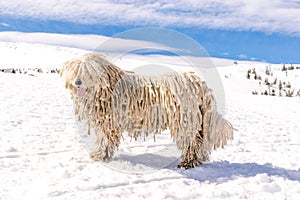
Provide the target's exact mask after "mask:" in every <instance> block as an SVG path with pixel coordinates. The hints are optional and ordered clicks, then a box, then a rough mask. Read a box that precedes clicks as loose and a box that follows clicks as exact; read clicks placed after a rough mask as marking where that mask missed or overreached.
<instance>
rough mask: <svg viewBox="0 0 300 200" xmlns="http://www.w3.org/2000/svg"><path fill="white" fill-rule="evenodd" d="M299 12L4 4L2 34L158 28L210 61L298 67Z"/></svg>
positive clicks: (169, 0)
mask: <svg viewBox="0 0 300 200" xmlns="http://www.w3.org/2000/svg"><path fill="white" fill-rule="evenodd" d="M299 13H300V1H299V0H251V1H249V0H223V1H221V0H210V1H203V0H198V1H194V0H177V1H173V0H161V1H154V0H144V1H138V0H111V1H105V0H86V1H78V0H64V1H60V0H49V1H35V0H23V1H20V0H1V1H0V31H20V32H48V33H63V34H97V35H103V36H109V37H111V36H115V35H116V34H119V35H120V33H121V32H123V31H128V30H131V29H134V28H144V27H159V28H167V29H170V30H174V31H177V32H178V33H180V34H184V35H186V37H190V38H191V39H193V40H195V41H196V42H197V43H199V44H200V45H201V46H202V47H203V48H204V49H205V50H206V51H207V53H208V54H209V55H210V56H212V57H220V58H231V59H236V60H257V61H267V62H271V63H300V55H299V52H300V26H299V24H300V14H299ZM130 39H136V38H130ZM143 39H145V38H143ZM161 42H163V41H161Z"/></svg>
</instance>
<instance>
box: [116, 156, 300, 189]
mask: <svg viewBox="0 0 300 200" xmlns="http://www.w3.org/2000/svg"><path fill="white" fill-rule="evenodd" d="M112 162H116V163H122V162H123V163H124V164H125V165H127V168H126V167H125V171H126V170H128V173H147V172H155V171H157V170H162V169H169V170H173V171H176V172H177V173H179V174H181V175H182V176H184V177H186V178H190V179H194V180H197V181H199V182H205V181H208V182H218V183H222V182H227V181H229V180H232V179H235V178H237V177H255V176H256V175H258V174H266V175H268V176H279V177H282V178H284V179H288V180H291V181H298V182H300V169H298V170H289V169H284V168H279V167H275V166H273V165H272V164H269V163H268V164H263V165H261V164H257V163H255V162H252V163H230V162H228V161H215V162H208V163H204V164H202V165H201V166H198V167H196V168H192V169H188V170H185V169H178V168H177V165H178V164H179V162H180V158H178V157H164V156H160V155H155V154H141V155H124V154H120V155H119V156H118V157H117V158H115V159H114V160H113V161H112ZM111 166H113V165H111ZM119 167H120V166H119ZM137 169H138V170H137ZM133 171H134V172H133Z"/></svg>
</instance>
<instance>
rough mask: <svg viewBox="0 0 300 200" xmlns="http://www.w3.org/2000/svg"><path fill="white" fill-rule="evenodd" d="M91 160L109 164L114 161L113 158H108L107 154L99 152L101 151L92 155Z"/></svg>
mask: <svg viewBox="0 0 300 200" xmlns="http://www.w3.org/2000/svg"><path fill="white" fill-rule="evenodd" d="M90 158H91V159H92V160H93V161H104V162H108V161H110V160H111V159H112V158H111V157H109V156H107V154H105V153H104V152H99V151H96V152H92V153H90Z"/></svg>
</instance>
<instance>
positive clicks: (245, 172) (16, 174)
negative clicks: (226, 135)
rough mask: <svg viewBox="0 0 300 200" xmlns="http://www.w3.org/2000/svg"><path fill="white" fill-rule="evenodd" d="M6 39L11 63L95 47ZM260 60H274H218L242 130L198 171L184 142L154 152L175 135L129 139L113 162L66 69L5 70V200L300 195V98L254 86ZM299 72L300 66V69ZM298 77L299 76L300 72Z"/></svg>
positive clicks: (1, 168) (1, 122) (48, 59)
mask: <svg viewBox="0 0 300 200" xmlns="http://www.w3.org/2000/svg"><path fill="white" fill-rule="evenodd" d="M0 45H1V48H0V51H1V55H5V56H4V57H3V59H2V56H1V60H0V67H1V68H2V69H4V68H10V67H20V68H25V69H28V70H29V68H35V67H42V68H43V69H44V71H46V69H51V68H59V67H60V65H61V63H62V62H63V61H65V60H69V59H70V58H72V57H76V56H78V55H81V54H82V53H84V52H85V51H82V50H78V49H71V48H64V47H54V46H46V45H38V44H27V43H1V44H0ZM33 58H34V59H33ZM140 58H142V60H139V59H140ZM151 60H153V57H147V56H140V57H134V56H132V58H123V59H120V60H118V61H117V62H116V64H117V65H118V66H120V67H122V66H123V67H124V68H127V69H128V68H129V66H131V64H136V65H138V64H140V63H145V62H148V63H151ZM169 60H170V62H172V64H173V65H174V62H173V60H174V59H171V58H168V57H167V56H160V57H156V60H155V62H157V63H168V61H169ZM10 62H11V63H10ZM226 62H228V61H226ZM232 63H233V62H232ZM178 65H181V63H179V64H178ZM168 66H171V64H169V65H168ZM131 67H132V66H131ZM133 67H134V66H133ZM176 67H178V66H174V68H176ZM252 67H256V69H257V70H259V69H261V70H265V67H266V64H265V63H241V64H238V65H230V64H227V66H223V67H219V68H218V70H219V73H220V76H221V77H222V81H223V85H224V89H225V94H226V116H225V117H226V118H227V119H228V120H229V121H230V122H232V124H233V126H234V127H235V128H236V129H237V131H235V133H234V140H233V142H232V143H231V145H228V146H226V147H225V148H224V149H220V150H217V151H214V152H213V153H212V158H211V161H210V162H208V163H205V164H203V165H202V166H200V167H197V168H194V169H190V170H184V169H178V168H177V167H176V166H177V164H178V162H179V160H178V155H179V154H176V152H175V153H174V151H171V152H173V153H174V154H171V153H170V154H168V153H164V154H161V155H159V154H153V152H155V150H157V149H166V148H167V147H170V148H171V147H172V145H173V143H172V141H171V140H170V138H169V137H168V134H166V135H162V136H161V138H159V139H157V140H156V141H157V142H156V143H154V142H152V141H150V140H148V141H146V142H145V143H143V141H137V142H134V141H131V142H130V139H129V138H124V141H123V143H122V145H121V147H120V152H129V153H128V154H127V155H126V154H119V155H116V158H115V159H114V160H113V161H112V164H103V163H101V162H92V161H91V160H90V158H89V151H90V149H89V148H91V145H92V144H89V142H91V141H92V140H91V139H90V138H89V139H88V138H87V135H85V133H86V132H85V131H83V132H81V131H80V130H81V128H82V124H79V123H78V122H77V121H76V119H75V117H74V114H73V104H72V101H71V99H70V96H69V93H68V91H67V90H65V89H64V87H63V86H62V82H61V79H60V77H59V75H58V74H57V73H54V74H51V73H36V74H32V75H29V74H18V73H17V74H11V73H1V72H0V80H1V84H0V91H1V98H0V100H1V102H0V103H1V104H0V105H1V109H0V152H1V153H0V199H1V200H2V199H3V200H4V199H300V169H299V168H300V154H299V148H300V137H299V132H300V125H299V119H300V112H299V107H300V99H299V97H294V98H287V97H271V96H261V95H252V94H251V90H252V89H253V88H255V87H257V83H256V82H253V81H250V80H247V79H246V77H245V75H246V72H247V70H248V69H249V68H252ZM277 67H278V68H280V66H279V65H278V66H277ZM275 69H276V65H274V70H275ZM294 73H298V75H300V70H298V71H297V72H296V71H295V72H294ZM225 76H226V77H225ZM292 78H294V80H293V83H294V84H297V83H298V84H299V81H298V82H297V81H295V80H299V77H292ZM298 88H299V85H298ZM136 152H139V154H136ZM166 152H168V151H167V150H166ZM166 160H168V163H169V164H168V165H167V164H166V163H165V161H166ZM143 172H144V173H143Z"/></svg>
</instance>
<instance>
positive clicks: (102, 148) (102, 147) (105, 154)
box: [90, 132, 121, 162]
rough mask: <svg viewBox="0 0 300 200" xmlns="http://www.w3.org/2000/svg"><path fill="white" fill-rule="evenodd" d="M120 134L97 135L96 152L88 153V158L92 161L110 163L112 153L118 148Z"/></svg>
mask: <svg viewBox="0 0 300 200" xmlns="http://www.w3.org/2000/svg"><path fill="white" fill-rule="evenodd" d="M120 139H121V133H119V132H114V133H109V134H108V133H106V134H105V133H97V142H96V143H97V147H96V151H94V152H92V153H90V157H91V159H92V160H94V161H105V162H107V161H110V160H111V159H112V157H113V155H114V151H115V150H116V149H117V148H118V147H119V145H120Z"/></svg>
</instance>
